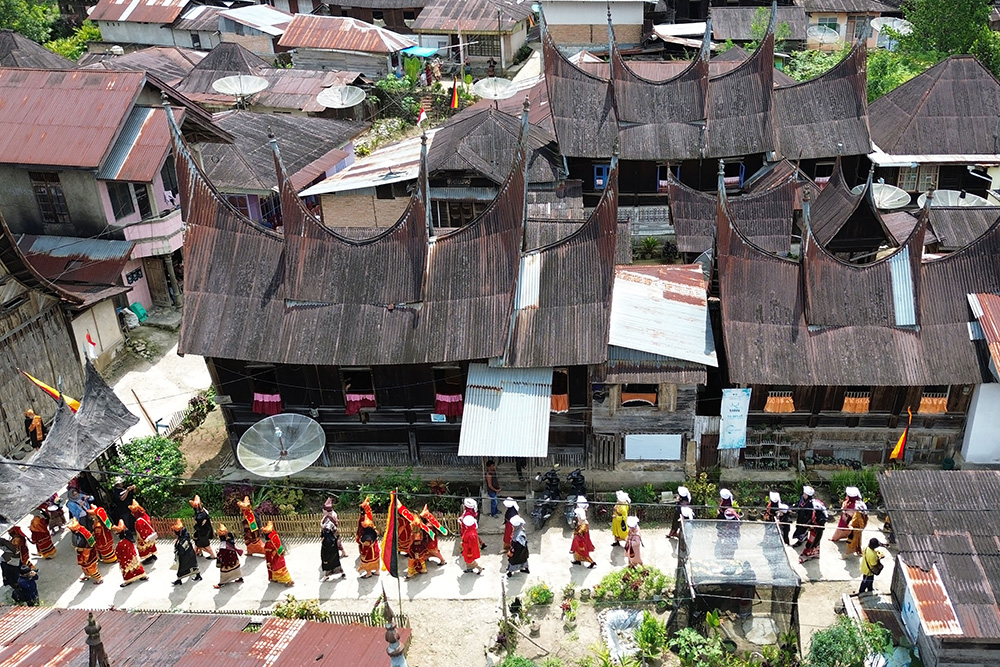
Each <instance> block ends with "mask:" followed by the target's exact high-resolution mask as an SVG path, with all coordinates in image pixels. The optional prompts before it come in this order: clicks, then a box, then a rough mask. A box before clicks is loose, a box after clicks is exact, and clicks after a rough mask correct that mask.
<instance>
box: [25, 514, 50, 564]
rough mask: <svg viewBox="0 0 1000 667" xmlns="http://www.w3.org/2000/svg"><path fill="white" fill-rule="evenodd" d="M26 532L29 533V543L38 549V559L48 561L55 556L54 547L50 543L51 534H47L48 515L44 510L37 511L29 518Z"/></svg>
mask: <svg viewBox="0 0 1000 667" xmlns="http://www.w3.org/2000/svg"><path fill="white" fill-rule="evenodd" d="M28 530H29V531H30V532H31V543H32V544H34V545H35V548H36V549H38V556H39V558H44V559H46V560H48V559H49V558H52V557H53V556H55V555H56V546H55V545H54V544H53V543H52V534H51V533H50V532H49V520H48V513H47V512H46V511H45V510H38V511H37V512H36V513H35V516H33V517H31V524H29V526H28Z"/></svg>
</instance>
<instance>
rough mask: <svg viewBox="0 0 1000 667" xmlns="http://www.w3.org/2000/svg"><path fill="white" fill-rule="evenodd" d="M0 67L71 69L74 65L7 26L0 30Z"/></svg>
mask: <svg viewBox="0 0 1000 667" xmlns="http://www.w3.org/2000/svg"><path fill="white" fill-rule="evenodd" d="M0 67H31V68H39V69H73V67H75V65H74V64H73V63H72V62H71V61H69V60H67V59H66V58H63V57H62V56H61V55H59V54H58V53H53V52H52V51H49V50H48V49H47V48H45V47H44V46H42V45H41V44H39V43H38V42H35V41H32V40H30V39H28V38H27V37H25V36H24V35H22V34H20V33H18V32H14V31H13V30H10V29H9V28H3V29H2V30H0Z"/></svg>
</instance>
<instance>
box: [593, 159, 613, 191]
mask: <svg viewBox="0 0 1000 667" xmlns="http://www.w3.org/2000/svg"><path fill="white" fill-rule="evenodd" d="M609 173H611V165H610V164H595V165H594V189H595V190H603V189H604V188H606V187H607V185H608V174H609Z"/></svg>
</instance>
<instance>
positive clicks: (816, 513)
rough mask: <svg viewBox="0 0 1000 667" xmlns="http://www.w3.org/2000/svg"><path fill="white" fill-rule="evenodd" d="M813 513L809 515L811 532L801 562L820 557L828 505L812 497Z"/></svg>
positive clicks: (800, 558) (807, 536)
mask: <svg viewBox="0 0 1000 667" xmlns="http://www.w3.org/2000/svg"><path fill="white" fill-rule="evenodd" d="M811 502H812V514H810V516H809V533H808V535H806V546H805V548H804V549H803V550H802V555H801V556H799V563H804V562H806V561H807V560H812V559H814V558H819V545H820V541H822V539H823V531H825V530H826V521H827V516H828V515H827V513H826V505H824V504H823V502H822V501H821V500H819V499H818V498H813V499H812V501H811Z"/></svg>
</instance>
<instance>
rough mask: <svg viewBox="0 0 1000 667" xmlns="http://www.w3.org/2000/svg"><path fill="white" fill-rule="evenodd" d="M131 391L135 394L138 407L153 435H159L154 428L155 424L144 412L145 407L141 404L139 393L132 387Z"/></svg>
mask: <svg viewBox="0 0 1000 667" xmlns="http://www.w3.org/2000/svg"><path fill="white" fill-rule="evenodd" d="M131 391H132V395H133V396H135V402H136V403H138V404H139V409H140V410H142V415H143V416H144V417H145V418H146V421H147V422H148V423H149V427H150V428H151V429H153V435H159V434H160V432H159V431H158V430H157V429H156V424H155V423H154V422H153V420H152V419H150V418H149V413H148V412H146V407H145V406H144V405H143V404H142V401H140V400H139V394H137V393H135V389H132V390H131Z"/></svg>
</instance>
